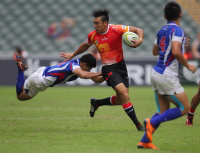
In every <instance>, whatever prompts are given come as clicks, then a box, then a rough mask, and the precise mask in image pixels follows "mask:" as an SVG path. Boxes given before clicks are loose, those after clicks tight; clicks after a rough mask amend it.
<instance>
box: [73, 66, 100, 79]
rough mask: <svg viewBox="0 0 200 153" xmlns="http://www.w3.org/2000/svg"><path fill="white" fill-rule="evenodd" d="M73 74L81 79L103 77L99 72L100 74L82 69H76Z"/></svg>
mask: <svg viewBox="0 0 200 153" xmlns="http://www.w3.org/2000/svg"><path fill="white" fill-rule="evenodd" d="M73 73H74V74H76V75H77V76H78V77H79V78H82V79H91V78H93V77H96V76H100V75H102V73H101V72H98V73H94V72H87V71H83V70H82V69H80V68H77V69H75V70H74V71H73Z"/></svg>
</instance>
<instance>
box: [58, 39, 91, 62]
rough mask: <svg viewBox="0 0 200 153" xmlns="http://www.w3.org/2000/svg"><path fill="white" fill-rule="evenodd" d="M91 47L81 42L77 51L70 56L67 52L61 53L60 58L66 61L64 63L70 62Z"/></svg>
mask: <svg viewBox="0 0 200 153" xmlns="http://www.w3.org/2000/svg"><path fill="white" fill-rule="evenodd" d="M90 46H91V45H89V44H87V42H83V43H82V44H81V45H80V46H79V47H78V48H77V50H76V51H75V52H74V53H72V54H70V53H68V52H62V53H60V57H63V58H65V59H66V60H65V61H69V60H71V59H72V58H73V57H75V56H76V55H79V54H81V53H83V52H85V51H86V50H87V49H88V48H89V47H90Z"/></svg>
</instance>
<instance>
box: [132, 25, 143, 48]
mask: <svg viewBox="0 0 200 153" xmlns="http://www.w3.org/2000/svg"><path fill="white" fill-rule="evenodd" d="M129 32H134V33H136V34H137V35H138V36H139V40H131V41H132V42H134V45H131V46H130V47H133V48H136V47H139V46H140V45H141V44H142V42H143V39H144V31H143V30H142V29H140V28H137V27H134V26H129Z"/></svg>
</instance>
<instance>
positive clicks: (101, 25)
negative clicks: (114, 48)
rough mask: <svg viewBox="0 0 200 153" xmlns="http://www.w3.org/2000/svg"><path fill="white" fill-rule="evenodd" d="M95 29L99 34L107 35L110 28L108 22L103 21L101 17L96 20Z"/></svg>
mask: <svg viewBox="0 0 200 153" xmlns="http://www.w3.org/2000/svg"><path fill="white" fill-rule="evenodd" d="M93 22H94V28H95V30H96V31H97V32H98V33H105V32H106V31H107V28H108V22H107V21H104V22H103V21H101V17H97V18H94V21H93Z"/></svg>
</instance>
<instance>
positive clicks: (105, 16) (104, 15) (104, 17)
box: [92, 9, 109, 22]
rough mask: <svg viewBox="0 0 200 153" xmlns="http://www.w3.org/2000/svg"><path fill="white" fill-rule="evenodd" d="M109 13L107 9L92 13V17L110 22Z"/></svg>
mask: <svg viewBox="0 0 200 153" xmlns="http://www.w3.org/2000/svg"><path fill="white" fill-rule="evenodd" d="M108 14H109V11H108V10H107V9H98V10H94V11H93V12H92V16H93V17H95V18H97V17H100V16H101V17H102V18H101V21H103V22H104V21H109V15H108Z"/></svg>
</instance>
